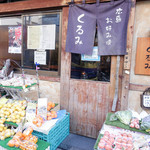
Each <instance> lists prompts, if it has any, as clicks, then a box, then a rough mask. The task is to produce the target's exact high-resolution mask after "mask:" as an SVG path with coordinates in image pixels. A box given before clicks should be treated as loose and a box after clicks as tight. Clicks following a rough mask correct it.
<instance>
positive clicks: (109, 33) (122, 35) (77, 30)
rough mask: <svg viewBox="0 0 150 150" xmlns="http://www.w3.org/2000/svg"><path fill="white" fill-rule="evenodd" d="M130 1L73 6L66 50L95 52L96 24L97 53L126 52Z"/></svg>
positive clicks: (69, 19)
mask: <svg viewBox="0 0 150 150" xmlns="http://www.w3.org/2000/svg"><path fill="white" fill-rule="evenodd" d="M130 8H131V2H130V0H119V1H113V0H112V1H111V2H107V3H98V2H97V3H96V4H81V5H70V7H69V18H68V31H67V41H66V52H72V53H78V54H86V55H92V50H93V46H94V38H95V31H96V24H97V32H98V54H99V55H100V56H103V55H125V54H126V38H127V26H128V19H129V14H130Z"/></svg>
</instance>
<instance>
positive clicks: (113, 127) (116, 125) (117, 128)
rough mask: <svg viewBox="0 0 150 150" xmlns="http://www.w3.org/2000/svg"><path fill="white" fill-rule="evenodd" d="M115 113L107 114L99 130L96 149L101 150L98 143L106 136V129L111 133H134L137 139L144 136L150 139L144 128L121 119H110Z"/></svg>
mask: <svg viewBox="0 0 150 150" xmlns="http://www.w3.org/2000/svg"><path fill="white" fill-rule="evenodd" d="M113 114H114V113H108V114H107V116H106V120H105V122H104V124H103V126H102V128H101V130H100V131H99V135H98V137H97V140H96V143H95V145H94V150H101V149H100V148H98V144H99V142H100V140H101V139H102V137H103V136H104V133H105V131H109V132H110V134H120V133H127V134H132V136H133V137H134V138H133V139H136V138H138V137H144V138H145V139H150V134H149V133H148V132H146V131H144V130H141V129H136V128H131V127H130V126H129V125H125V124H123V123H122V122H120V121H119V120H115V121H110V117H111V115H113ZM104 150H105V149H104Z"/></svg>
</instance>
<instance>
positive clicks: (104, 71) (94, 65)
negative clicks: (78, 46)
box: [71, 33, 111, 82]
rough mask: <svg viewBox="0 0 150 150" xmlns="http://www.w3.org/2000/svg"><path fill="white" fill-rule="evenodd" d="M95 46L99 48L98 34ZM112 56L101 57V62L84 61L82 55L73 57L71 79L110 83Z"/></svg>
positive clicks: (73, 55)
mask: <svg viewBox="0 0 150 150" xmlns="http://www.w3.org/2000/svg"><path fill="white" fill-rule="evenodd" d="M94 46H97V33H96V35H95V43H94ZM110 66H111V57H110V56H100V61H83V60H81V55H80V54H73V53H72V55H71V78H74V79H87V80H94V81H105V82H110Z"/></svg>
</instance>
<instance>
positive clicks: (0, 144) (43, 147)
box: [0, 138, 50, 150]
mask: <svg viewBox="0 0 150 150" xmlns="http://www.w3.org/2000/svg"><path fill="white" fill-rule="evenodd" d="M11 139H12V138H7V139H5V140H3V141H0V150H3V149H4V150H20V148H16V147H9V146H8V145H7V143H8V141H10V140H11ZM37 145H38V148H37V150H49V149H50V148H49V147H50V144H49V143H48V142H45V141H43V140H38V142H37Z"/></svg>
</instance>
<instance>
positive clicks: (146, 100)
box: [143, 95, 150, 107]
mask: <svg viewBox="0 0 150 150" xmlns="http://www.w3.org/2000/svg"><path fill="white" fill-rule="evenodd" d="M143 106H144V107H150V95H143Z"/></svg>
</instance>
